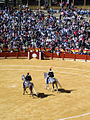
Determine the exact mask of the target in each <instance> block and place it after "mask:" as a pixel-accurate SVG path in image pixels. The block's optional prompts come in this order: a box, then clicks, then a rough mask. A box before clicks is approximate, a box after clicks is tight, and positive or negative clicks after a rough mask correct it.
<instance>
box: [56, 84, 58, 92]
mask: <svg viewBox="0 0 90 120" xmlns="http://www.w3.org/2000/svg"><path fill="white" fill-rule="evenodd" d="M56 90H57V91H58V85H57V83H56Z"/></svg>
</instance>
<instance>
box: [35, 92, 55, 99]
mask: <svg viewBox="0 0 90 120" xmlns="http://www.w3.org/2000/svg"><path fill="white" fill-rule="evenodd" d="M48 96H54V95H53V94H45V93H38V95H37V97H38V98H46V97H48Z"/></svg>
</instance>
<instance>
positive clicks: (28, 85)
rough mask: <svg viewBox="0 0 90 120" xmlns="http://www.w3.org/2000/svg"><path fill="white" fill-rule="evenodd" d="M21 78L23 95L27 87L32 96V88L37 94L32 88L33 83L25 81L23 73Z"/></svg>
mask: <svg viewBox="0 0 90 120" xmlns="http://www.w3.org/2000/svg"><path fill="white" fill-rule="evenodd" d="M22 80H23V95H24V94H25V92H26V93H28V92H27V91H26V89H27V88H29V90H30V95H32V97H33V90H34V92H35V94H36V96H37V92H36V90H35V88H34V84H33V83H32V82H27V81H26V79H25V76H24V75H22Z"/></svg>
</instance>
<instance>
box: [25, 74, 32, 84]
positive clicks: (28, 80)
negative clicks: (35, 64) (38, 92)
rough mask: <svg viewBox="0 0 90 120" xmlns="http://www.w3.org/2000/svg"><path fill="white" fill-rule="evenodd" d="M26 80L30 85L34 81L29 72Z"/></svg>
mask: <svg viewBox="0 0 90 120" xmlns="http://www.w3.org/2000/svg"><path fill="white" fill-rule="evenodd" d="M25 79H26V82H28V83H29V82H30V81H31V80H32V78H31V75H29V72H27V75H26V77H25Z"/></svg>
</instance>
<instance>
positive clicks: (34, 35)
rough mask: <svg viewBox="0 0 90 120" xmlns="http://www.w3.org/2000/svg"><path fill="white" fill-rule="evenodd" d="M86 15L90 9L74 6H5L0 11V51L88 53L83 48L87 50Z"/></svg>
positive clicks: (89, 41)
mask: <svg viewBox="0 0 90 120" xmlns="http://www.w3.org/2000/svg"><path fill="white" fill-rule="evenodd" d="M58 15H59V16H58ZM89 17H90V11H89V10H83V9H78V8H74V7H72V8H69V7H68V8H60V9H59V10H53V9H49V10H48V11H47V13H44V11H42V10H39V9H37V10H31V9H29V8H28V7H27V6H23V7H20V8H9V7H5V9H3V10H0V51H1V52H2V51H3V49H4V48H5V49H7V50H9V51H11V52H13V51H26V50H28V49H30V48H40V49H41V48H43V49H44V50H46V49H47V48H49V51H53V52H58V51H59V52H62V51H67V52H71V49H78V50H79V51H78V52H77V53H78V54H88V53H87V52H85V53H84V50H90V36H89V32H88V30H89V28H90V20H89ZM73 53H75V51H74V52H73Z"/></svg>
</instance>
